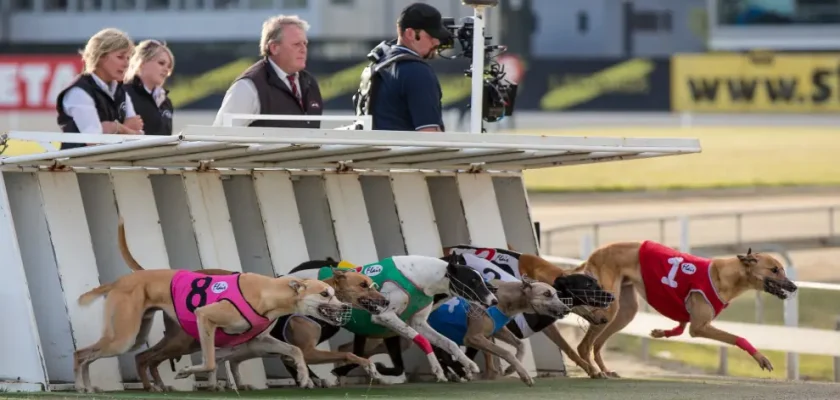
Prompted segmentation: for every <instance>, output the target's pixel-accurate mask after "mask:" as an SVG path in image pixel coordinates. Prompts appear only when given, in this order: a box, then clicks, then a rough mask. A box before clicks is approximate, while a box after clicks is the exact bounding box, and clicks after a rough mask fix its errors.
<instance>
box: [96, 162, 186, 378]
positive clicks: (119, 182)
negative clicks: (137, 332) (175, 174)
mask: <svg viewBox="0 0 840 400" xmlns="http://www.w3.org/2000/svg"><path fill="white" fill-rule="evenodd" d="M111 182H112V184H113V187H114V195H115V197H116V202H117V208H118V209H119V212H120V215H122V217H123V220H124V222H125V236H126V242H127V243H128V248H129V250H130V251H131V254H132V255H133V256H134V258H135V259H137V261H138V262H139V263H140V265H142V266H143V268H145V269H169V268H170V265H169V256H168V255H167V252H166V245H165V243H164V240H163V230H162V229H161V226H160V216H159V215H158V210H157V206H156V205H155V197H154V193H153V192H152V183H151V181H150V180H149V174H148V173H146V172H145V171H117V172H112V173H111ZM126 268H127V267H126ZM162 338H163V313H162V312H158V313H157V315H155V322H154V325H153V326H152V329H151V331H150V332H149V338H148V343H149V345H152V346H154V344H155V343H157V342H159V341H160V340H161V339H162ZM190 364H191V363H190V358H189V357H181V359H180V360H179V361H178V362H176V363H175V370H176V371H178V370H180V369H181V368H184V367H187V366H189V365H190ZM158 371H159V372H160V377H161V379H163V381H164V383H165V384H166V385H168V386H173V387H175V389H176V390H191V389H192V388H193V384H194V383H195V378H194V377H193V376H192V375H191V376H189V377H187V378H184V379H175V378H174V377H175V372H173V371H172V369H171V368H170V367H169V363H168V362H164V363H163V364H161V365H160V368H159V369H158Z"/></svg>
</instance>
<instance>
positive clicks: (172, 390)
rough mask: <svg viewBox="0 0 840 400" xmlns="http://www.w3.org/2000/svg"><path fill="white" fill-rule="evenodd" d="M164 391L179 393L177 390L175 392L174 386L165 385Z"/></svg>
mask: <svg viewBox="0 0 840 400" xmlns="http://www.w3.org/2000/svg"><path fill="white" fill-rule="evenodd" d="M163 391H164V392H177V390H175V386H172V385H164V386H163Z"/></svg>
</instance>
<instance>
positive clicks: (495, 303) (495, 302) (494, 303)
mask: <svg viewBox="0 0 840 400" xmlns="http://www.w3.org/2000/svg"><path fill="white" fill-rule="evenodd" d="M490 305H491V306H497V305H499V300H496V299H493V300H490Z"/></svg>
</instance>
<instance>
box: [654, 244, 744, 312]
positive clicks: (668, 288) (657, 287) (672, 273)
mask: <svg viewBox="0 0 840 400" xmlns="http://www.w3.org/2000/svg"><path fill="white" fill-rule="evenodd" d="M639 264H640V266H641V273H642V280H643V281H644V283H645V297H647V302H648V304H650V305H651V307H653V308H654V309H655V310H656V311H658V312H659V313H660V314H662V315H663V316H665V317H668V318H670V319H672V320H674V321H677V322H689V320H690V319H691V315H689V314H688V310H687V309H686V306H685V302H686V300H687V299H688V295H689V294H691V292H699V293H700V294H702V295H703V297H705V298H706V301H707V302H709V305H711V306H712V308H713V309H714V311H715V317H717V315H718V314H720V312H721V311H723V309H724V308H726V307H727V306H728V304H727V303H724V302H723V300H721V299H720V297H719V296H718V293H717V290H716V289H715V287H714V285H713V284H712V276H711V274H710V273H711V269H710V268H709V266H710V265H711V260H710V259H708V258H702V257H698V256H694V255H691V254H686V253H681V252H679V251H677V250H674V249H672V248H670V247H667V246H663V245H661V244H659V243H656V242H652V241H649V240H648V241H645V242H644V243H642V246H641V248H639Z"/></svg>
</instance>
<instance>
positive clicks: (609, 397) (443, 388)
mask: <svg viewBox="0 0 840 400" xmlns="http://www.w3.org/2000/svg"><path fill="white" fill-rule="evenodd" d="M838 390H840V385H825V384H813V383H812V384H803V383H790V382H778V381H769V380H757V381H752V380H751V381H737V384H735V382H733V381H732V380H723V379H715V378H671V379H612V380H594V379H588V378H575V379H568V378H565V379H564V378H559V379H557V378H555V379H537V381H536V384H535V385H534V386H533V387H530V388H529V387H527V386H525V385H524V384H523V383H521V382H520V381H518V380H513V379H505V380H499V381H494V382H480V381H478V382H469V383H412V384H404V385H395V386H390V387H381V386H374V387H364V386H361V387H359V386H357V387H341V388H331V389H315V390H300V389H291V388H289V389H273V390H263V391H255V392H240V394H239V396H237V394H236V393H234V392H232V391H231V392H226V393H208V392H191V393H184V392H180V393H167V394H150V393H145V392H136V391H131V392H120V393H106V394H97V395H93V396H92V395H82V394H76V393H51V394H39V395H32V396H30V397H29V398H43V399H60V398H68V399H91V398H93V399H106V398H110V399H168V400H180V399H184V400H196V399H211V398H263V399H266V398H271V399H304V398H306V399H336V400H338V399H417V400H438V399H448V400H451V399H464V400H470V399H482V400H493V399H499V400H506V399H510V398H513V397H514V396H518V397H519V398H527V399H529V400H542V399H563V400H660V399H661V400H673V399H681V400H689V399H710V398H715V397H717V398H719V399H727V400H735V399H759V398H762V399H763V398H774V399H782V398H802V399H809V400H818V399H820V400H822V399H836V395H837V391H838ZM523 396H526V397H523ZM2 398H12V399H20V398H27V395H17V394H11V395H10V394H5V395H0V399H2Z"/></svg>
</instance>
